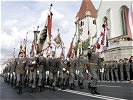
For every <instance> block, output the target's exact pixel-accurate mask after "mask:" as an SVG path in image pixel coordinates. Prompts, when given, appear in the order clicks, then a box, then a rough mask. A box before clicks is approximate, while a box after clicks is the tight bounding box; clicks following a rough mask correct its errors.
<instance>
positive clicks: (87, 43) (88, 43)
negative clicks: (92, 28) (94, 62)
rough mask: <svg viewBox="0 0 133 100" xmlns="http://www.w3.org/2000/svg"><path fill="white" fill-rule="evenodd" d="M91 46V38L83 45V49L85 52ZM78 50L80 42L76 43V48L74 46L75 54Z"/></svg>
mask: <svg viewBox="0 0 133 100" xmlns="http://www.w3.org/2000/svg"><path fill="white" fill-rule="evenodd" d="M89 45H90V40H89V38H88V39H86V40H85V41H84V42H83V43H82V49H83V51H85V50H87V47H88V46H89ZM77 49H78V42H76V44H75V46H74V51H75V54H77Z"/></svg>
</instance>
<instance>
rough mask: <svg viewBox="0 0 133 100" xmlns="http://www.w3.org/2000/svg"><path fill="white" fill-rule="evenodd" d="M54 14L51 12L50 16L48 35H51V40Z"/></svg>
mask: <svg viewBox="0 0 133 100" xmlns="http://www.w3.org/2000/svg"><path fill="white" fill-rule="evenodd" d="M52 16H53V14H52V12H50V14H49V15H48V26H47V27H48V35H49V38H51V30H52Z"/></svg>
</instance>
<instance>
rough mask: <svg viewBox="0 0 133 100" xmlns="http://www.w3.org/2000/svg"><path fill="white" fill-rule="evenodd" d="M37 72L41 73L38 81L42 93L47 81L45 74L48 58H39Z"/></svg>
mask: <svg viewBox="0 0 133 100" xmlns="http://www.w3.org/2000/svg"><path fill="white" fill-rule="evenodd" d="M37 64H38V66H37V70H38V71H39V80H38V86H39V88H40V92H42V88H43V86H44V80H45V76H46V75H45V72H46V58H45V57H43V56H42V55H41V56H39V57H38V62H37Z"/></svg>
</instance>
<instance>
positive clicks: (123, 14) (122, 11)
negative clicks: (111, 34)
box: [120, 6, 127, 35]
mask: <svg viewBox="0 0 133 100" xmlns="http://www.w3.org/2000/svg"><path fill="white" fill-rule="evenodd" d="M126 9H127V6H122V7H121V9H120V14H121V25H122V33H123V35H126V34H127V26H126Z"/></svg>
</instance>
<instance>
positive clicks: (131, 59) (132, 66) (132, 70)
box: [129, 56, 133, 80]
mask: <svg viewBox="0 0 133 100" xmlns="http://www.w3.org/2000/svg"><path fill="white" fill-rule="evenodd" d="M129 62H130V68H131V80H133V56H131V57H130V61H129Z"/></svg>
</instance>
